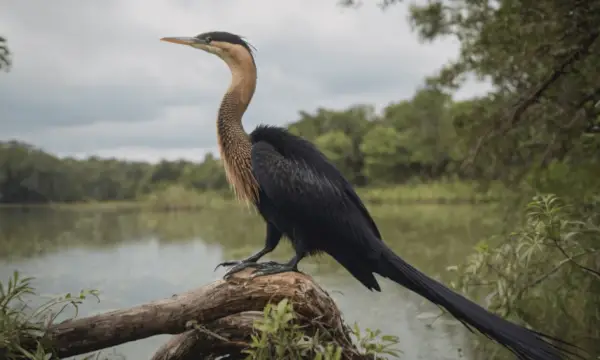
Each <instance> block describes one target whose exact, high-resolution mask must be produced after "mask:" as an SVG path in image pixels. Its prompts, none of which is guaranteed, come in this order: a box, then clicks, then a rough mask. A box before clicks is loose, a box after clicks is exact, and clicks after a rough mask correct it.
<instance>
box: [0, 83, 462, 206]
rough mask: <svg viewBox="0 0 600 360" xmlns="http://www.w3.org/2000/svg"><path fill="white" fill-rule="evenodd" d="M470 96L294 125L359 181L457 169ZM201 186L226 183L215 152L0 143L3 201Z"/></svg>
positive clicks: (313, 117) (357, 109)
mask: <svg viewBox="0 0 600 360" xmlns="http://www.w3.org/2000/svg"><path fill="white" fill-rule="evenodd" d="M468 104H469V102H468V101H467V102H460V103H456V102H453V101H452V99H451V98H450V97H449V96H448V95H446V94H443V93H441V92H439V91H437V90H421V91H419V92H417V94H416V95H415V96H414V98H413V99H411V100H407V101H401V102H399V103H394V104H391V105H389V106H388V107H386V108H385V109H384V111H383V112H382V114H381V115H378V114H376V113H375V111H374V109H373V107H372V106H366V105H365V106H364V105H358V106H353V107H351V108H349V109H346V110H343V111H333V110H326V109H318V110H317V111H316V113H315V114H309V113H305V112H301V113H300V119H299V120H298V121H296V122H294V123H291V124H289V126H288V128H289V129H290V131H292V132H293V133H296V134H299V135H302V136H304V137H305V138H307V139H309V140H311V141H313V142H315V144H316V145H317V146H318V147H319V148H320V149H321V150H322V151H324V152H325V154H326V155H327V156H328V157H329V158H330V159H331V160H332V161H333V162H335V163H336V165H337V166H338V167H339V168H340V170H341V171H342V172H343V173H344V174H345V175H346V176H347V177H348V178H349V179H350V181H352V182H353V183H355V184H356V185H359V186H365V185H382V184H395V183H402V182H406V181H409V180H413V179H418V180H424V181H427V180H434V179H439V178H441V177H445V176H449V175H458V176H460V177H464V174H460V173H457V168H458V166H457V165H458V164H459V163H460V161H461V160H462V157H463V156H462V154H463V153H464V151H463V150H462V149H461V146H460V142H459V141H458V138H457V132H456V129H455V126H454V125H453V119H454V118H455V117H456V114H457V113H458V112H460V111H465V109H468ZM175 183H177V184H182V185H184V186H186V187H189V188H193V189H198V190H220V189H227V187H228V185H227V182H226V179H225V174H224V171H223V169H222V166H221V164H220V163H219V160H218V159H216V158H215V157H214V156H213V155H211V154H208V155H207V156H206V157H205V159H204V161H203V162H201V163H194V162H190V161H184V160H180V161H161V162H160V163H158V164H150V163H145V162H135V161H124V160H116V159H100V158H98V157H90V158H87V159H85V160H78V159H73V158H58V157H56V156H54V155H52V154H49V153H47V152H44V151H42V150H40V149H36V148H35V147H33V146H31V145H28V144H24V143H21V142H18V141H8V142H2V143H0V202H2V203H44V202H76V201H104V200H133V199H136V198H139V197H140V196H143V195H145V194H148V193H151V192H153V191H156V190H157V189H159V188H163V187H165V186H168V185H170V184H175Z"/></svg>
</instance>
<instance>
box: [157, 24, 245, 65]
mask: <svg viewBox="0 0 600 360" xmlns="http://www.w3.org/2000/svg"><path fill="white" fill-rule="evenodd" d="M160 40H162V41H167V42H171V43H175V44H182V45H188V46H191V47H193V48H196V49H200V50H204V51H206V52H209V53H211V54H215V55H217V56H218V57H220V58H221V59H223V61H225V62H226V63H227V64H229V65H230V66H231V65H234V64H236V63H238V64H239V63H240V62H243V61H245V60H248V58H249V59H250V60H251V61H252V63H254V54H253V47H252V45H250V44H249V43H248V42H247V41H245V40H244V39H243V38H242V37H241V36H238V35H235V34H231V33H228V32H224V31H211V32H206V33H202V34H200V35H197V36H194V37H164V38H162V39H160Z"/></svg>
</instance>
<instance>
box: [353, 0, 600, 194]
mask: <svg viewBox="0 0 600 360" xmlns="http://www.w3.org/2000/svg"><path fill="white" fill-rule="evenodd" d="M396 3H399V1H398V0H383V1H380V2H379V4H380V5H381V6H382V7H383V8H384V9H385V8H386V7H387V6H391V5H393V4H396ZM342 4H343V5H345V6H350V5H355V4H356V1H353V0H347V1H343V2H342ZM410 9H411V16H410V23H411V25H412V26H413V28H414V29H415V30H416V31H417V33H418V35H419V37H420V39H421V40H422V41H433V40H435V39H438V38H441V37H446V36H451V37H455V38H457V39H458V40H459V41H460V45H461V49H460V55H459V57H458V58H457V59H456V60H454V61H453V62H451V63H450V64H449V65H447V66H445V67H444V68H442V69H441V70H440V71H439V72H438V73H437V74H436V75H434V76H432V77H430V78H429V79H428V84H429V85H430V86H433V87H436V88H438V89H445V90H449V91H454V90H456V89H457V88H459V87H460V86H461V85H462V84H464V81H465V80H466V79H467V77H468V75H472V74H474V75H476V76H477V77H478V78H479V79H484V80H487V81H489V82H491V84H492V85H493V90H492V91H491V92H490V93H489V94H488V95H487V96H485V97H483V98H481V99H478V101H473V102H472V103H471V104H470V105H471V106H472V107H473V111H470V112H469V114H467V113H463V114H460V116H457V117H455V118H454V122H455V125H458V126H459V127H462V128H460V129H459V132H460V134H461V137H462V139H463V140H464V141H465V143H466V144H467V145H468V146H469V153H468V156H467V157H466V160H467V161H466V162H465V165H475V168H477V167H478V168H479V169H480V170H482V169H485V170H486V172H485V174H482V175H485V176H486V177H487V178H494V177H500V178H502V179H503V180H505V181H506V182H507V183H509V184H512V185H515V186H519V184H520V182H521V180H535V181H537V179H540V178H543V177H544V176H546V175H547V174H546V173H547V171H551V169H550V168H551V165H552V164H556V163H561V164H565V165H566V166H569V167H574V166H576V167H578V168H588V169H594V168H596V169H597V168H598V166H599V165H600V163H599V161H600V160H599V157H598V156H597V154H598V153H599V150H600V138H599V137H598V136H597V135H596V136H591V137H590V136H589V135H588V133H590V132H594V131H597V130H598V128H599V126H598V120H599V118H600V106H598V104H599V102H600V81H599V79H600V77H599V76H600V71H599V70H598V66H597V64H598V63H600V42H599V41H598V37H599V35H600V28H599V27H598V26H597V24H598V23H600V0H585V1H584V0H578V1H572V2H568V1H560V0H541V1H537V2H522V1H516V0H504V1H497V0H481V1H464V0H463V1H452V2H447V1H441V0H433V1H429V2H427V3H426V4H425V5H411V7H410ZM478 165H479V166H478ZM532 174H534V176H533V177H532ZM588 174H589V172H588ZM533 185H534V186H538V185H540V186H541V185H542V183H541V182H538V183H537V184H533ZM599 188H600V185H598V186H596V187H595V188H594V189H589V191H586V194H589V192H590V191H596V192H597V190H598V189H599ZM558 190H560V189H558Z"/></svg>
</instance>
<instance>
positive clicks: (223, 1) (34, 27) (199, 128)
mask: <svg viewBox="0 0 600 360" xmlns="http://www.w3.org/2000/svg"><path fill="white" fill-rule="evenodd" d="M366 2H367V3H369V1H366ZM2 3H4V5H2V6H1V7H2V11H1V12H0V24H1V27H0V35H3V36H5V37H6V38H7V39H8V45H9V47H10V49H11V50H12V52H13V53H14V66H13V68H12V70H11V72H10V73H1V74H0V139H2V140H7V139H14V138H16V139H18V140H22V141H25V142H28V143H31V144H33V145H36V146H39V147H41V148H43V149H44V150H47V151H50V152H53V153H55V154H59V155H75V156H87V155H92V154H95V155H100V156H104V157H107V156H116V157H119V158H128V159H143V160H149V161H157V160H158V159H160V158H168V159H175V158H179V157H183V158H187V159H192V160H195V159H202V158H203V156H204V154H205V153H206V152H207V151H214V149H215V146H216V135H215V118H216V110H217V107H218V103H219V101H220V99H221V97H222V95H223V91H224V90H225V89H226V88H227V86H228V82H229V77H230V75H229V71H228V69H227V68H226V66H225V65H224V64H223V63H222V62H221V60H220V59H218V58H217V57H215V56H212V55H209V54H207V53H203V52H202V51H199V50H195V49H192V48H189V47H184V46H177V45H174V44H169V43H164V42H160V41H159V38H161V37H163V36H194V35H197V34H198V33H202V32H205V31H211V30H224V31H229V32H233V33H237V34H240V35H243V36H245V37H246V38H247V39H248V40H249V41H250V42H251V43H252V44H253V45H254V46H255V47H257V48H258V52H257V54H256V61H257V63H258V77H259V80H258V89H257V92H256V94H255V96H254V99H253V102H252V105H251V106H250V108H249V110H248V112H247V113H246V116H245V120H244V124H245V127H246V130H247V131H251V130H252V129H253V128H254V127H255V126H256V124H258V123H270V124H279V125H281V124H285V123H289V122H292V121H295V120H297V119H298V115H297V114H298V111H300V110H304V111H309V112H311V111H313V110H315V109H316V108H317V107H319V106H324V107H329V108H334V109H342V108H344V107H347V106H349V105H352V104H356V103H370V104H374V105H376V106H377V108H378V109H381V108H382V107H383V106H385V105H387V104H388V103H390V102H395V101H398V100H400V99H405V98H410V97H411V96H412V94H413V93H414V91H415V89H416V88H417V87H418V86H419V85H420V84H421V83H422V79H423V78H424V77H425V76H426V75H429V74H432V73H433V72H434V71H435V70H436V69H438V68H439V67H440V66H441V65H443V64H444V63H446V62H447V61H448V60H449V59H451V58H453V57H455V56H456V54H457V51H458V46H457V43H456V42H454V41H451V40H447V41H438V42H436V43H434V44H420V43H419V42H418V39H417V36H416V34H415V33H413V32H411V30H410V28H409V26H408V23H407V21H406V16H407V4H408V3H404V4H401V5H397V6H395V7H391V8H389V9H388V10H386V11H385V12H382V11H381V10H380V9H379V8H377V7H376V6H375V5H374V3H375V2H374V1H373V2H371V3H369V4H366V5H364V6H362V7H361V8H359V9H357V10H356V9H343V8H340V7H339V6H337V0H285V1H281V0H255V1H248V0H219V1H208V0H204V1H202V0H196V1H192V0H175V1H173V0H170V1H167V0H127V1H118V0H103V1H77V0H53V1H44V2H42V1H38V2H36V4H35V6H33V4H32V2H31V1H10V2H9V0H0V4H2ZM482 89H483V87H482V86H481V85H477V84H471V85H469V86H467V87H466V88H464V89H463V90H462V91H461V93H460V96H461V97H468V96H472V95H474V94H476V93H479V92H481V91H482Z"/></svg>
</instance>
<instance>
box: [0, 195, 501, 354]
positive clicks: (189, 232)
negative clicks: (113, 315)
mask: <svg viewBox="0 0 600 360" xmlns="http://www.w3.org/2000/svg"><path fill="white" fill-rule="evenodd" d="M369 208H370V210H371V212H372V213H373V215H374V217H375V220H376V222H377V223H378V226H379V228H380V230H381V233H382V235H383V237H384V240H385V241H386V242H387V243H388V244H390V246H391V247H392V248H393V249H394V251H396V253H397V254H399V255H400V256H402V257H403V258H404V259H406V260H407V261H408V262H410V263H411V264H413V265H415V266H416V267H417V268H419V269H421V270H422V271H423V272H425V273H427V274H428V275H430V276H434V277H436V276H439V277H440V278H442V279H443V280H445V281H448V280H449V279H450V276H451V274H448V273H447V272H446V268H447V266H449V265H453V264H456V263H459V262H462V261H463V260H464V258H465V256H466V255H467V254H468V253H469V252H470V251H471V249H472V248H473V245H474V244H475V243H476V242H477V241H479V240H481V239H482V238H485V237H487V236H489V235H492V234H493V233H494V231H495V230H496V229H497V227H498V223H497V221H495V220H494V219H495V217H494V216H493V213H494V212H493V209H492V207H491V206H490V205H431V204H427V205H402V206H400V205H387V204H386V205H372V206H369ZM264 231H265V229H264V224H263V222H262V220H261V219H260V217H259V215H258V214H256V213H254V212H253V211H252V210H249V209H246V208H244V207H238V206H231V207H225V208H219V209H213V210H201V211H192V212H141V211H131V210H129V211H108V210H93V209H89V208H85V209H80V208H75V207H74V208H72V209H70V208H67V209H60V210H58V209H54V210H51V209H30V210H15V209H0V278H1V279H2V281H3V282H4V281H6V280H7V278H8V277H9V276H10V275H11V273H12V271H14V270H19V271H20V272H21V273H22V275H23V276H34V277H35V278H36V279H35V281H34V286H35V287H36V289H37V290H38V292H40V293H41V294H44V295H50V294H52V295H54V294H64V293H67V292H79V290H81V289H84V288H85V289H90V288H93V289H98V290H100V299H101V302H100V303H97V302H96V301H95V300H93V299H90V300H89V301H88V302H86V303H85V304H84V306H83V307H82V308H81V309H80V310H81V311H80V314H81V315H89V314H92V313H98V312H105V311H109V310H114V309H118V308H124V307H130V306H133V305H137V304H141V303H144V302H148V301H151V300H156V299H160V298H166V297H170V296H171V295H173V294H175V293H181V292H184V291H187V290H191V289H193V288H196V287H199V286H202V285H205V284H208V283H210V282H211V281H214V280H216V279H219V278H220V277H222V276H223V274H224V272H225V270H223V269H219V270H217V271H216V272H213V269H214V267H215V266H216V265H217V264H218V263H219V262H221V261H223V260H229V259H238V258H241V257H245V256H248V255H250V254H251V253H253V252H254V251H256V250H258V249H260V248H261V247H262V245H263V241H264ZM291 255H292V252H291V248H290V245H289V243H288V242H287V241H282V242H281V244H280V246H279V248H278V249H277V250H276V251H275V252H274V253H273V254H272V255H271V256H267V257H265V260H266V259H272V260H280V261H281V260H288V259H289V257H290V256H291ZM300 269H301V270H302V271H304V272H306V273H308V274H310V275H312V276H313V277H314V278H315V280H316V281H317V282H318V283H319V284H321V285H322V286H323V287H324V288H325V289H326V290H327V291H328V292H329V293H330V294H331V295H332V296H333V297H334V299H335V300H336V301H337V303H338V305H339V307H340V309H341V310H342V312H343V313H344V316H345V318H346V321H347V322H348V323H349V324H353V323H354V322H357V323H358V324H359V325H360V327H361V328H367V327H369V328H372V329H376V328H378V329H381V330H382V331H383V332H384V333H387V334H393V335H397V336H399V338H400V344H399V346H398V347H399V348H400V349H401V350H402V351H403V355H402V357H401V358H402V359H440V360H445V359H447V360H451V359H460V358H463V359H468V356H467V355H465V351H464V350H463V346H464V339H465V338H464V337H465V336H470V335H467V334H468V333H467V332H466V331H465V330H464V329H463V328H462V326H461V325H459V324H457V323H455V322H453V321H447V320H444V319H438V320H436V321H435V323H433V320H434V319H431V318H429V319H422V318H419V316H418V315H419V314H420V313H432V312H433V313H438V312H439V310H438V308H437V307H436V306H434V305H432V304H431V303H429V302H427V301H426V300H424V299H423V298H421V297H420V296H418V295H416V294H414V293H411V292H409V291H408V290H405V289H404V288H402V287H401V286H400V285H396V284H394V283H392V282H389V281H387V280H384V279H382V278H378V280H379V281H380V284H381V286H382V292H381V293H378V292H370V291H368V290H367V289H366V288H364V287H363V286H362V285H361V284H360V283H359V282H358V281H357V280H355V279H354V278H353V277H351V276H350V275H349V274H348V273H347V272H346V271H345V270H344V269H343V268H341V267H340V266H339V265H337V263H335V261H333V260H332V259H331V258H329V257H328V256H320V257H318V258H314V259H305V260H303V262H302V263H301V264H300ZM432 323H433V325H431V324H432ZM169 336H170V335H163V336H156V337H152V338H149V339H144V340H141V341H137V342H134V343H128V344H124V345H121V346H118V347H116V348H114V349H110V350H105V351H104V352H103V354H105V355H109V354H111V353H113V352H115V353H117V354H122V355H125V356H126V357H127V359H134V360H137V359H148V358H150V357H151V356H152V354H153V353H154V351H155V350H156V349H157V348H158V347H159V346H160V345H161V344H163V343H164V342H165V341H166V340H167V339H168V338H169Z"/></svg>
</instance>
